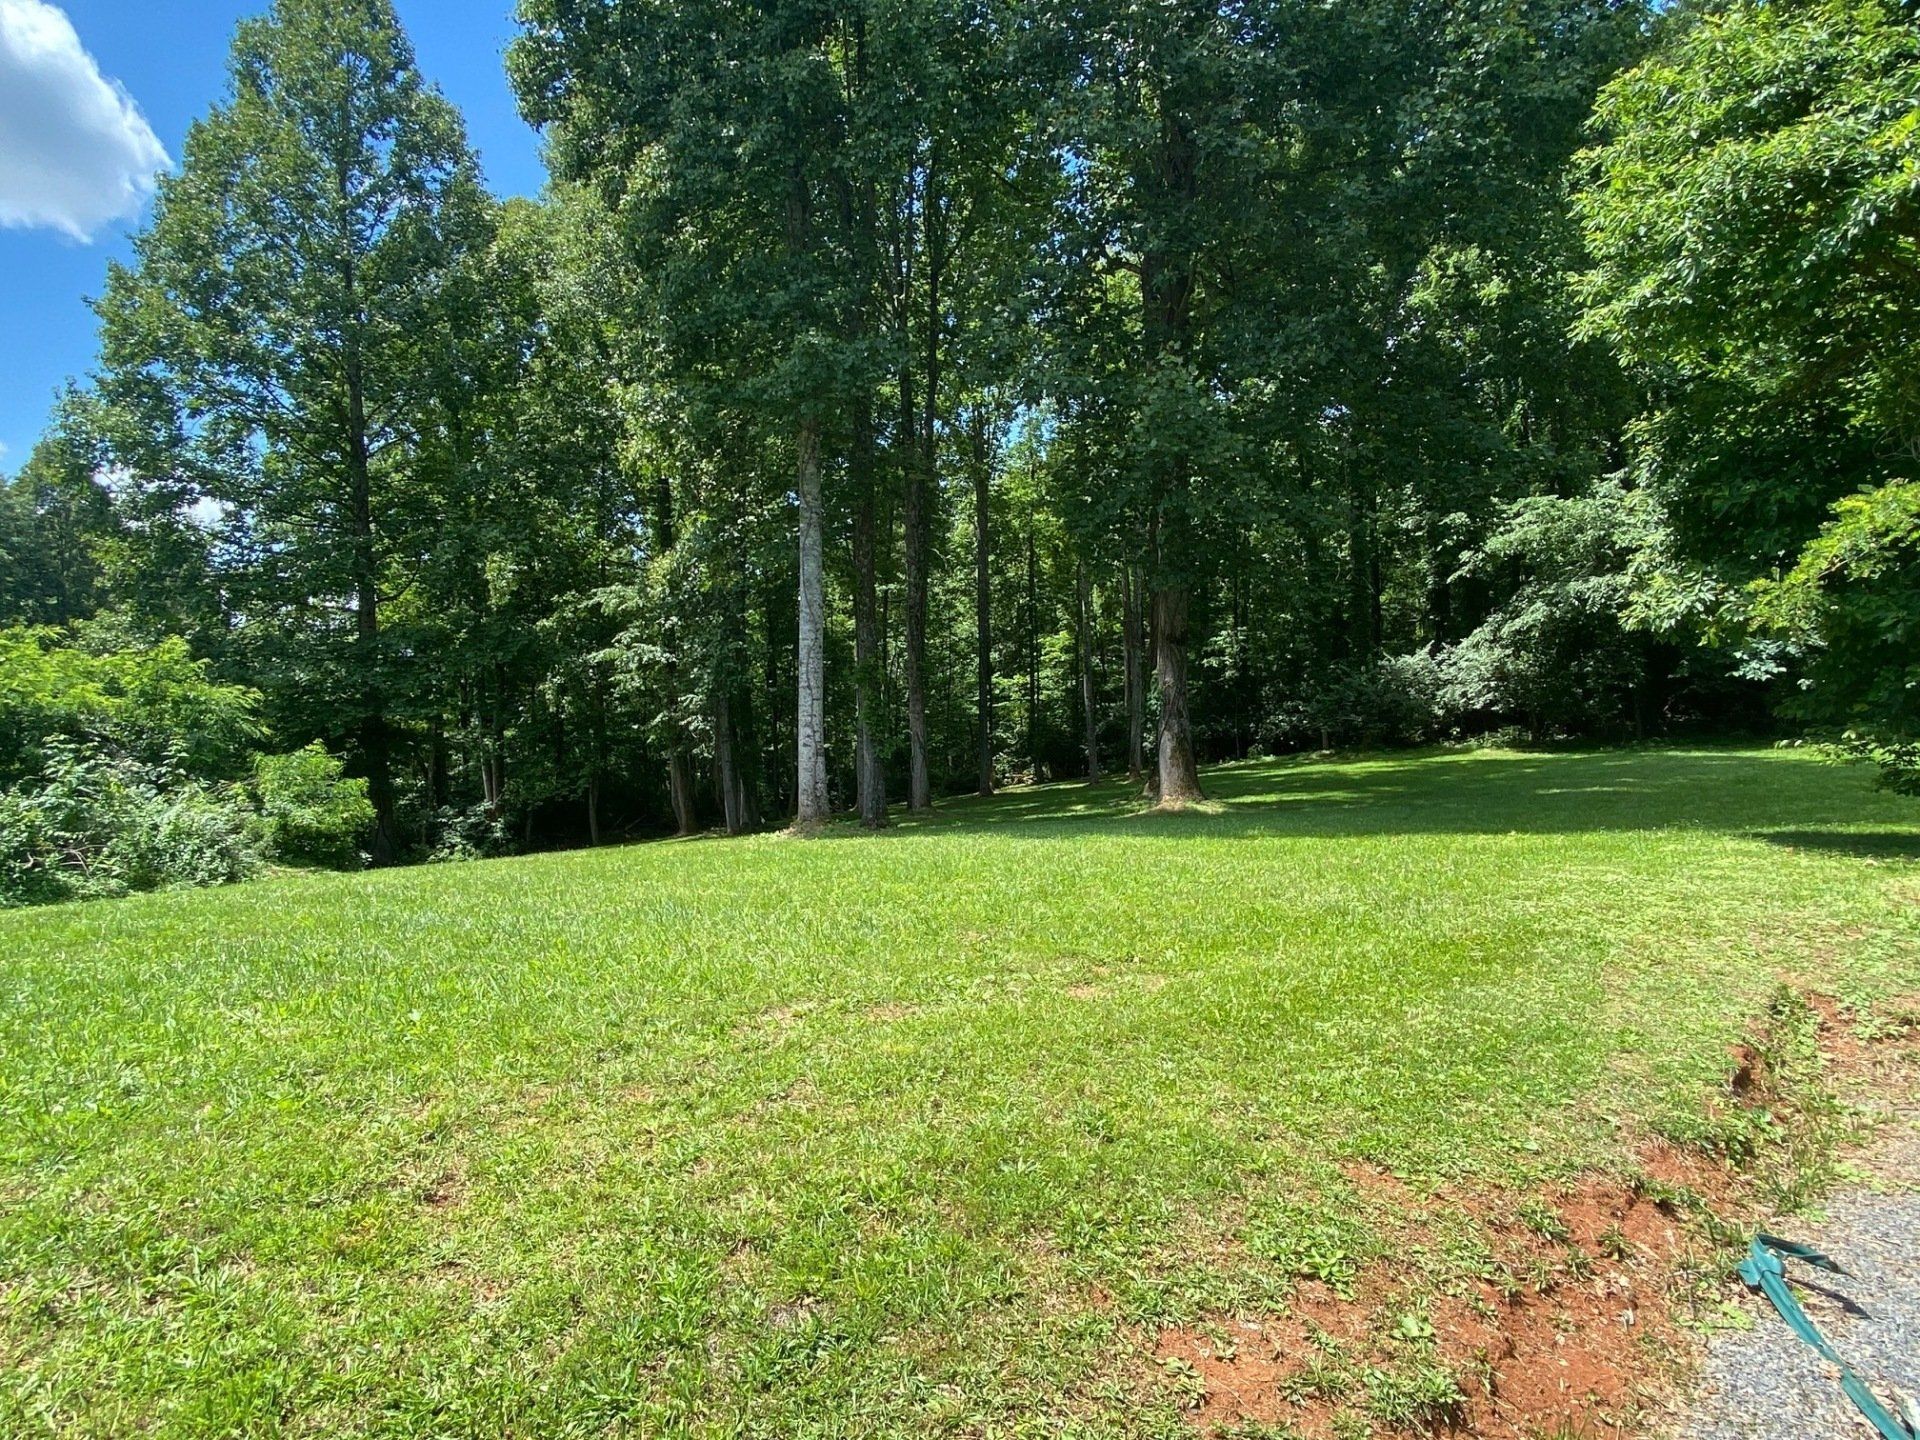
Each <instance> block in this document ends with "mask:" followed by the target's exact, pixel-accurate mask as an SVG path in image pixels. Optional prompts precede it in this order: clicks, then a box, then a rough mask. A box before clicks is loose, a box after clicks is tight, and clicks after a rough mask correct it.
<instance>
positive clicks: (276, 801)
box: [252, 741, 373, 870]
mask: <svg viewBox="0 0 1920 1440" xmlns="http://www.w3.org/2000/svg"><path fill="white" fill-rule="evenodd" d="M252 790H253V795H254V799H255V802H256V804H257V805H258V806H259V817H260V818H259V825H260V833H261V837H262V839H263V840H264V842H265V845H266V850H267V853H268V854H269V855H271V856H272V857H273V858H275V859H277V860H295V861H304V862H306V863H308V864H312V865H326V866H330V867H332V868H333V869H336V870H351V869H355V868H357V867H358V866H359V865H360V863H361V862H362V859H363V855H362V852H361V846H362V845H363V844H364V843H365V841H366V838H367V836H368V834H369V832H371V830H372V829H373V805H372V803H371V802H369V801H368V799H367V782H366V781H365V780H364V779H360V778H358V777H348V776H347V775H346V774H345V765H344V763H343V762H342V761H341V760H340V759H339V758H338V757H336V756H333V755H329V754H328V753H327V750H326V747H325V746H324V745H321V744H320V743H319V742H318V741H316V742H314V743H313V744H311V745H309V746H307V747H306V748H305V749H303V750H294V751H291V752H289V753H288V754H285V755H262V756H260V757H258V758H257V759H256V760H255V761H254V763H253V781H252Z"/></svg>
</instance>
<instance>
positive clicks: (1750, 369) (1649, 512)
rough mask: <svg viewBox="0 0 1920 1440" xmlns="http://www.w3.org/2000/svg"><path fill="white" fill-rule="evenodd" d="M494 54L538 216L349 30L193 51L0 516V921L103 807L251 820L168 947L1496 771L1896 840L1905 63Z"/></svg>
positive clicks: (1909, 182) (651, 16) (1377, 33)
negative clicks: (217, 58) (154, 174)
mask: <svg viewBox="0 0 1920 1440" xmlns="http://www.w3.org/2000/svg"><path fill="white" fill-rule="evenodd" d="M521 22H522V35H521V38H520V39H519V40H518V41H517V42H516V43H515V45H514V46H513V48H512V50H511V52H510V54H509V57H508V63H509V69H510V73H511V78H512V81H513V84H514V86H515V89H516V91H517V93H518V95H519V97H520V101H521V105H522V109H523V112H524V114H525V115H526V117H527V119H528V120H529V121H530V122H532V123H533V124H535V125H536V126H539V127H541V128H542V130H543V132H544V134H545V136H546V138H547V142H548V146H549V157H550V164H551V168H552V171H553V182H552V185H551V187H550V189H549V191H548V193H547V194H546V195H544V196H543V197H542V198H541V199H539V200H538V201H528V200H511V201H506V202H501V201H499V200H497V199H495V198H493V197H492V196H490V195H489V194H488V193H487V191H486V189H485V187H484V184H483V182H482V178H481V175H480V171H479V166H478V162H477V160H476V157H475V156H474V154H473V153H472V151H471V150H470V149H469V147H468V145H467V142H466V140H465V138H464V135H463V130H462V125H461V121H460V117H459V115H458V114H457V113H456V112H455V111H454V110H453V108H452V107H451V106H450V105H449V104H448V103H447V102H446V101H445V100H444V99H443V98H442V97H441V96H440V95H439V93H438V92H437V91H436V90H435V89H434V88H433V86H432V84H431V83H430V80H429V79H428V78H427V77H423V76H422V75H421V74H420V73H419V70H418V68H417V66H416V64H415V61H414V57H413V55H412V53H411V50H410V48H409V46H408V44H407V41H406V39H405V36H404V35H403V34H402V33H401V30H400V28H399V26H398V24H397V22H396V20H395V17H394V15H393V13H392V11H391V8H390V6H389V5H388V3H386V0H325V3H322V0H279V3H277V4H275V5H274V6H273V8H272V9H271V10H270V11H269V12H268V13H267V14H266V15H264V16H263V17H261V18H259V19H257V20H253V21H249V22H247V23H246V24H245V25H243V26H242V28H241V30H240V32H239V34H238V35H237V36H236V39H235V42H234V48H233V57H232V64H231V76H230V90H229V94H228V96H227V98H226V99H225V100H224V101H223V102H222V103H221V104H220V105H219V106H218V107H216V108H215V109H214V110H213V111H212V112H211V113H210V114H208V115H207V116H206V117H205V118H204V119H203V120H202V121H200V122H199V123H198V124H197V125H196V126H195V127H194V129H193V131H192V133H191V135H190V137H189V140H188V143H187V145H186V149H185V154H184V157H183V159H182V161H181V164H180V165H179V167H178V169H177V171H176V172H175V173H174V174H172V175H171V176H169V177H168V178H167V179H166V180H165V181H164V182H163V184H162V186H161V189H160V193H159V196H158V198H157V201H156V203H155V207H154V211H153V215H152V218H151V221H150V223H149V224H148V226H147V227H146V229H145V230H144V231H143V232H142V234H141V235H140V237H139V240H138V245H137V256H136V259H135V260H134V262H133V263H132V264H131V265H129V266H126V267H114V268H113V270H112V272H111V273H110V274H109V275H108V276H107V277H106V282H105V288H104V291H103V293H102V294H101V296H100V298H99V300H98V301H97V310H98V313H99V316H100V322H101V337H102V338H101V354H100V363H99V367H98V370H97V372H96V373H95V374H94V375H92V376H91V377H88V378H87V379H86V380H85V381H84V382H78V383H76V384H75V385H74V387H73V388H72V389H71V390H70V392H69V393H68V394H67V395H66V396H65V397H64V398H63V400H62V403H61V405H60V408H59V410H58V413H57V416H56V420H55V422H54V424H53V425H52V426H51V428H50V429H49V431H48V433H47V434H46V436H45V438H44V439H43V440H42V442H41V443H40V445H39V446H38V447H37V448H36V450H35V451H34V452H33V454H32V455H31V456H30V457H29V458H28V460H27V461H26V463H25V464H24V466H23V467H22V468H21V470H20V471H19V473H18V474H17V475H15V476H14V477H13V478H12V479H11V480H10V481H9V482H8V483H7V484H6V485H5V487H4V488H0V625H5V626H9V627H13V628H12V629H10V630H8V631H6V632H4V635H3V636H0V640H4V644H5V645H6V646H7V647H8V648H7V650H6V652H5V653H6V654H7V655H8V657H9V658H8V663H7V666H6V670H5V674H4V678H0V713H3V714H4V716H5V718H6V720H7V723H8V727H9V729H10V730H11V731H13V733H11V734H9V735H7V736H5V737H0V760H3V761H4V763H5V765H6V767H7V768H6V769H5V770H4V771H0V779H4V780H5V782H6V784H7V786H8V787H9V788H8V789H7V792H6V798H5V802H4V804H0V832H4V836H5V838H6V839H7V843H8V844H9V845H10V846H11V847H13V848H14V850H15V852H16V854H17V856H19V857H24V858H20V859H17V860H13V861H9V865H10V867H11V868H9V869H8V870H7V871H6V874H7V875H8V876H9V877H12V878H10V879H8V880H7V881H6V885H7V891H6V894H7V897H8V898H11V899H16V900H17V899H24V898H48V897H50V896H51V895H55V894H60V893H75V891H74V886H73V885H71V884H68V885H65V887H64V888H63V887H62V885H61V884H58V883H53V882H54V881H57V880H58V879H59V877H60V876H62V875H68V876H72V875H75V874H81V873H84V872H87V871H88V870H89V869H90V868H91V867H93V866H95V865H96V864H97V863H98V861H99V857H100V856H101V855H102V854H104V853H105V852H106V850H107V849H109V848H110V837H111V836H112V835H113V834H115V833H118V832H117V830H116V827H115V824H114V823H109V822H108V821H106V820H102V819H101V818H100V815H101V814H102V813H104V811H103V810H102V809H101V807H104V806H107V804H108V801H107V800H104V799H101V800H97V802H96V801H94V800H88V799H87V798H86V797H88V796H90V795H95V794H96V792H98V793H100V794H105V793H106V792H105V791H102V790H101V788H100V786H99V785H98V784H94V782H93V781H89V780H88V778H87V777H88V776H90V775H91V776H95V777H96V778H97V776H98V774H99V773H101V767H103V766H105V767H107V768H108V769H112V767H114V766H119V767H122V768H123V769H124V767H125V766H129V765H133V764H135V763H136V761H137V763H138V764H140V765H141V766H144V767H145V769H144V770H143V771H142V772H141V774H142V776H144V777H145V778H143V779H141V780H140V782H139V784H140V785H145V786H146V787H147V790H148V791H150V792H151V796H150V797H149V798H152V799H153V803H154V804H157V805H165V804H172V803H173V802H174V800H176V799H178V797H180V796H181V795H184V794H186V793H187V792H188V791H189V790H191V791H192V792H193V794H195V795H198V796H199V797H200V800H199V801H197V802H196V803H202V804H203V806H204V807H205V808H206V809H208V810H209V812H211V811H215V810H221V807H227V809H228V810H231V811H232V813H233V814H234V815H236V816H238V817H239V818H237V819H234V820H233V822H232V823H231V824H227V823H226V822H224V821H222V822H220V823H219V824H218V825H215V822H213V821H208V822H206V823H207V824H208V825H215V828H217V829H219V830H220V833H221V834H223V835H231V836H234V837H238V838H235V839H233V841H232V844H231V846H230V848H231V849H232V851H233V856H234V858H233V859H232V861H231V863H227V864H224V865H222V866H216V867H214V868H215V869H217V870H218V871H219V873H218V874H209V875H208V876H205V877H202V876H197V875H185V876H181V875H176V874H175V873H174V872H173V871H170V870H168V869H167V868H166V867H165V866H161V867H160V868H159V869H158V870H154V869H153V867H151V866H149V867H148V869H147V870H142V871H138V872H137V874H138V875H149V874H151V875H153V876H154V877H156V883H157V881H162V880H165V879H167V878H227V877H228V876H229V875H230V874H232V873H237V872H239V871H241V870H243V869H244V868H245V860H244V855H245V854H248V853H256V852H260V851H261V847H262V846H267V848H268V849H269V850H271V851H272V852H273V853H287V854H289V855H294V856H298V855H300V854H302V853H304V854H305V855H306V856H308V857H309V858H326V857H333V858H339V857H340V856H341V855H342V854H343V853H344V854H347V855H351V853H352V852H353V850H354V846H353V845H351V844H349V845H346V846H345V847H344V849H343V846H342V843H341V840H340V836H341V834H342V832H343V829H346V830H351V831H353V832H354V833H355V834H357V835H358V837H359V838H358V841H357V844H358V847H359V849H361V850H364V852H365V854H366V855H367V856H368V857H369V858H371V859H372V860H373V861H375V862H380V863H384V862H389V861H395V860H399V859H403V858H409V857H414V858H417V857H422V856H428V855H435V854H439V855H452V854H468V853H489V852H497V851H503V850H509V849H518V848H527V847H537V846H547V845H571V844H587V843H601V842H604V841H607V840H611V839H614V838H617V837H623V836H631V835H644V834H654V833H662V832H666V831H678V832H680V833H690V832H693V831H696V830H701V829H705V828H709V827H724V828H725V829H726V830H728V831H730V832H739V831H744V830H749V829H753V828H757V827H760V826H763V825H775V824H784V823H786V822H787V821H788V820H789V819H794V820H797V821H798V822H799V823H800V824H801V825H803V826H807V825H813V824H816V823H818V822H820V821H822V820H824V819H826V818H827V817H828V816H829V815H830V814H832V813H834V812H837V811H841V810H852V811H855V812H857V814H858V816H859V818H860V819H861V820H862V821H863V822H864V823H866V824H867V825H870V826H876V827H877V826H883V825H885V824H886V823H887V817H888V807H889V805H890V804H895V805H897V804H901V803H904V804H905V805H907V806H908V807H910V808H911V809H913V810H924V809H926V808H928V807H930V806H933V805H935V804H937V802H938V800H939V797H940V796H941V795H943V794H951V793H955V792H959V791H975V790H978V791H987V790H990V789H992V788H993V787H994V786H996V785H1000V784H1004V783H1008V782H1012V781H1018V780H1023V779H1029V778H1063V777H1076V776H1084V777H1088V778H1095V777H1099V776H1102V775H1107V774H1113V773H1119V774H1125V775H1127V776H1129V777H1131V778H1133V779H1136V780H1137V781H1139V782H1140V783H1141V784H1143V785H1144V786H1147V787H1150V788H1151V789H1152V790H1153V791H1154V792H1155V793H1156V794H1157V795H1158V797H1159V798H1160V800H1161V801H1162V803H1166V804H1178V803H1183V802H1187V801H1192V800H1195V799H1198V798H1201V796H1202V793H1203V780H1202V777H1201V774H1200V769H1199V767H1200V766H1201V765H1202V764H1204V763H1207V762H1211V761H1216V760H1221V759H1229V758H1236V757H1244V756H1247V755H1250V754H1255V753H1271V752H1276V751H1284V750H1307V749H1323V748H1329V747H1340V746H1354V745H1393V744H1411V743H1419V742H1425V741H1437V740H1449V739H1463V738H1471V737H1474V736H1480V735H1487V734H1495V733H1510V734H1513V735H1515V736H1518V737H1524V738H1525V739H1528V740H1531V741H1548V740H1553V739H1557V738H1564V737H1575V738H1593V739H1622V738H1632V737H1641V736H1647V735H1652V734H1670V733H1709V732H1715V731H1722V732H1724V731H1733V730H1739V731H1745V732H1755V731H1769V732H1777V733H1780V734H1783V735H1787V734H1792V735H1798V734H1803V733H1811V734H1814V735H1816V736H1818V737H1821V738H1825V739H1830V740H1834V741H1837V742H1838V743H1840V744H1842V745H1845V746H1848V747H1850V748H1851V749H1852V750H1854V751H1855V752H1856V753H1859V754H1862V755H1865V756H1868V757H1870V758H1872V759H1874V760H1877V761H1878V762H1879V763H1880V764H1881V766H1882V767H1883V770H1884V771H1885V773H1886V774H1887V775H1888V776H1889V777H1891V778H1892V779H1893V780H1894V781H1895V782H1896V783H1901V784H1910V783H1911V782H1912V781H1913V778H1914V777H1915V776H1917V775H1920V751H1917V750H1916V749H1915V742H1916V736H1920V702H1916V700H1915V699H1914V698H1913V697H1914V695H1915V694H1916V693H1920V692H1916V690H1915V684H1916V679H1917V678H1920V670H1916V662H1915V659H1914V656H1915V654H1916V648H1915V642H1916V640H1920V568H1916V561H1920V554H1917V553H1916V544H1917V540H1916V537H1920V488H1916V487H1920V472H1916V470H1915V468H1914V461H1915V458H1916V454H1920V365H1916V364H1915V363H1914V362H1915V359H1916V355H1915V344H1914V339H1913V337H1914V336H1915V335H1916V334H1920V328H1917V327H1916V322H1917V321H1920V27H1917V26H1916V23H1915V22H1916V15H1915V12H1914V10H1913V7H1912V6H1911V5H1908V4H1904V3H1896V0H1847V3H1841V0H1789V3H1769V4H1756V3H1731V4H1705V5H1683V6H1679V7H1673V8H1662V7H1657V6H1653V5H1649V4H1642V3H1628V0H1500V3H1469V4H1457V3H1456V4H1427V3H1408V0H1395V3H1387V0H1342V3H1339V4H1333V5H1328V4H1321V3H1306V0H1251V3H1245V4H1235V5H1227V6H1217V5H1194V4H1188V3H1184V0H1183V3H1173V4H1158V3H1156V4H1147V3H1138V0H1041V3H1023V4H1015V3H1012V0H886V3H877V0H812V3H805V4H801V3H786V0H760V3H757V4H754V5H751V6H745V7H742V6H737V5H723V4H718V3H713V0H688V3H677V4H672V5H666V4H642V3H635V0H617V3H583V0H522V3H521ZM89 667H91V668H89ZM143 667H144V668H143ZM123 672H125V673H124V674H123ZM149 672H158V673H163V674H164V675H165V676H167V677H171V678H170V679H168V680H167V683H166V685H164V686H160V687H159V688H158V689H156V688H155V685H154V684H151V683H150V684H148V687H147V691H145V692H143V691H141V690H140V682H139V679H138V676H139V675H141V674H148V673H149ZM127 676H133V677H134V678H133V679H128V678H127ZM76 677H78V678H76ZM162 691H165V692H166V695H167V696H170V697H171V698H170V699H156V700H155V701H154V704H155V705H156V706H161V707H162V709H164V707H165V705H167V704H171V705H173V707H174V708H173V709H172V710H170V711H166V712H165V713H166V715H167V716H168V717H170V718H168V719H167V720H166V723H157V722H156V723H154V724H147V723H146V722H144V721H141V720H139V719H138V718H137V716H133V712H137V711H138V710H139V707H140V703H141V702H140V701H139V695H140V694H142V693H151V694H153V695H160V694H161V692H162ZM183 695H185V696H190V697H197V698H195V699H194V703H195V704H197V705H202V706H203V707H210V708H208V709H207V713H209V714H217V715H219V716H222V717H225V719H224V720H223V721H222V726H223V728H220V729H219V730H218V734H217V736H211V738H210V734H211V732H208V731H207V730H206V727H204V726H196V724H195V723H194V722H193V720H192V716H191V715H189V714H188V713H187V712H186V711H184V710H182V709H181V704H182V703H183V702H181V701H180V697H181V696H183ZM76 696H78V697H80V698H79V699H75V698H74V697H76ZM130 697H131V698H130ZM194 713H198V712H194ZM130 716H133V718H130ZM103 717H107V718H103ZM109 721H110V722H111V723H109ZM134 732H137V734H136V735H135V738H133V739H128V738H126V737H127V735H128V734H130V733H134ZM215 740H217V743H214V741H215ZM316 743H317V744H318V746H319V747H321V748H320V749H319V750H313V749H311V748H309V747H311V746H313V745H315V744H316ZM262 757H264V758H262ZM329 757H334V758H333V759H331V760H330V759H329ZM342 763H343V764H344V767H345V773H344V775H343V774H341V773H340V766H341V764H342ZM329 765H331V767H332V768H331V769H329V768H328V767H329ZM113 773H115V774H120V773H121V771H119V770H115V771H114V772H113ZM116 783H119V784H120V785H121V789H120V790H118V791H114V792H113V793H114V794H115V795H118V796H120V799H118V800H114V801H113V803H114V804H122V803H123V802H125V794H126V793H127V792H126V785H127V784H130V783H132V782H116ZM89 784H92V785H93V788H92V789H89V788H88V785H89ZM134 788H135V789H138V786H137V785H136V786H135V787H134ZM216 792H217V793H216ZM142 793H146V792H142ZM54 794H58V795H61V796H64V797H66V798H65V799H64V800H63V801H62V804H65V805H67V807H68V808H67V810H64V811H62V812H61V814H62V815H64V816H66V817H67V818H65V819H63V820H61V822H60V824H61V825H63V826H65V827H66V828H64V829H59V828H58V827H55V828H54V829H50V828H49V826H50V825H52V822H51V821H49V820H47V819H46V814H47V803H46V801H45V797H47V796H49V795H54ZM275 796H278V797H279V798H278V799H277V800H276V799H274V798H273V797H275ZM168 797H173V798H172V799H169V798H168ZM289 797H291V798H289ZM125 803H131V802H125ZM88 805H93V806H94V810H93V811H88V810H87V806H88ZM276 806H277V807H278V808H277V809H276V808H275V807H276ZM36 807H37V808H36ZM76 807H77V808H76ZM80 812H86V814H87V815H91V816H92V818H91V819H88V818H86V816H81V818H79V819H76V818H74V816H75V815H79V814H80ZM95 812H99V813H95ZM113 813H114V814H119V813H121V812H120V811H114V812H113ZM195 813H199V812H198V811H196V812H195ZM221 813H226V811H222V812H221ZM36 817H38V818H36ZM89 826H91V827H92V829H89V828H88V827H89ZM303 827H304V828H303ZM56 832H57V833H56ZM195 833H198V832H195ZM295 833H297V834H300V835H304V836H306V837H307V838H306V840H305V841H303V842H301V843H299V844H286V843H281V842H277V841H276V842H272V843H269V841H268V840H267V839H265V838H263V837H268V836H270V835H272V836H282V837H284V836H285V835H287V834H295ZM89 835H96V836H98V837H105V838H95V839H88V838H86V837H87V836H89ZM248 837H252V838H251V839H249V838H248ZM155 843H156V844H159V843H161V842H155ZM167 843H172V842H167ZM179 843H180V844H182V845H186V846H188V848H191V847H192V845H196V844H198V842H187V841H181V842H179ZM303 844H304V852H303V850H302V845H303ZM249 845H251V846H252V847H253V849H252V850H251V851H249V850H248V846H249ZM276 847H277V848H276ZM222 853H225V852H222ZM135 873H136V872H134V871H131V870H129V871H128V874H129V875H135ZM126 883H128V884H136V883H141V882H140V881H139V879H138V878H137V876H136V878H131V879H128V880H127V881H126Z"/></svg>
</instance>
